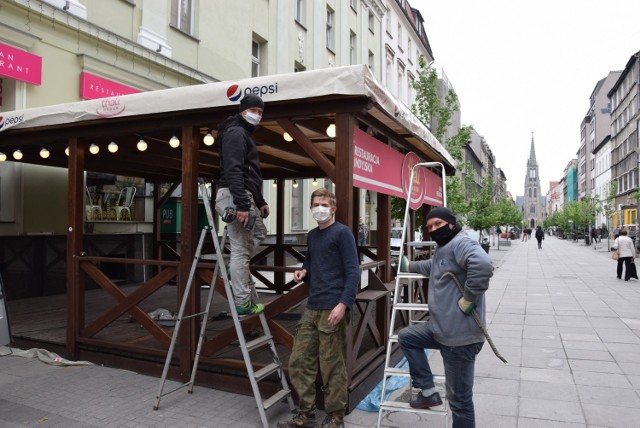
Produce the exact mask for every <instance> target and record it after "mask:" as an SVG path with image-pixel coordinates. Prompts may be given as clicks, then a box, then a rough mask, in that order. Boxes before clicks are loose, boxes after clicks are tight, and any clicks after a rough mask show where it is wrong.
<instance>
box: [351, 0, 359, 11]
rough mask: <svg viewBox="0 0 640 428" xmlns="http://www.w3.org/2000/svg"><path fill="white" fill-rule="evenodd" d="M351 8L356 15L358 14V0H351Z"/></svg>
mask: <svg viewBox="0 0 640 428" xmlns="http://www.w3.org/2000/svg"><path fill="white" fill-rule="evenodd" d="M349 6H351V9H353V11H354V12H355V13H358V0H349Z"/></svg>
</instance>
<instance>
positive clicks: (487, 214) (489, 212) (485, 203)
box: [467, 176, 498, 230]
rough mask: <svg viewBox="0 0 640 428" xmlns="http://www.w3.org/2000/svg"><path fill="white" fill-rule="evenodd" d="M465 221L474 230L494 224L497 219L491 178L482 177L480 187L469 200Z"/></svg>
mask: <svg viewBox="0 0 640 428" xmlns="http://www.w3.org/2000/svg"><path fill="white" fill-rule="evenodd" d="M468 204H469V210H468V211H467V223H468V225H469V227H470V228H472V229H474V230H484V229H489V228H490V227H492V226H495V224H496V220H497V219H498V213H497V209H496V205H495V204H494V203H493V179H492V178H491V177H489V176H487V177H484V178H483V179H482V189H480V192H477V194H476V196H475V197H474V198H472V199H470V200H469V203H468Z"/></svg>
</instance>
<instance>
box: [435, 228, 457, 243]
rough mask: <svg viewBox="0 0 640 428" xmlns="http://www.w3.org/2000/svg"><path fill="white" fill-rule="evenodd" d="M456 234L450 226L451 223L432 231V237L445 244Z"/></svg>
mask: <svg viewBox="0 0 640 428" xmlns="http://www.w3.org/2000/svg"><path fill="white" fill-rule="evenodd" d="M454 236H455V233H454V231H453V230H452V229H451V228H450V227H449V223H447V224H445V225H444V226H442V227H440V228H438V229H436V230H432V231H431V239H433V240H434V241H436V244H438V245H444V244H446V243H447V242H449V241H450V240H451V238H453V237H454Z"/></svg>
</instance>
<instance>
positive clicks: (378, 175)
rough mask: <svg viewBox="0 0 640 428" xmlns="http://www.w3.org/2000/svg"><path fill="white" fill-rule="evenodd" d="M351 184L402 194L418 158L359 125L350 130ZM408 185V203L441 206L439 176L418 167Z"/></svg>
mask: <svg viewBox="0 0 640 428" xmlns="http://www.w3.org/2000/svg"><path fill="white" fill-rule="evenodd" d="M353 141H354V149H353V150H354V153H353V185H354V186H356V187H359V188H361V189H367V190H373V191H374V192H380V193H384V194H385V195H391V196H398V197H401V198H404V197H405V195H406V192H407V191H408V190H409V189H408V188H409V179H410V173H411V168H412V167H413V165H415V164H416V163H418V162H420V161H421V160H420V158H419V157H418V156H417V155H416V154H415V153H412V152H410V153H407V155H406V156H405V155H403V154H402V153H398V152H396V151H395V150H394V149H392V148H390V147H389V146H387V145H385V144H383V143H382V142H381V141H378V140H376V139H375V138H373V137H372V136H370V135H369V134H367V133H366V132H363V131H361V130H360V129H359V128H354V130H353ZM417 171H418V176H417V179H416V180H414V183H413V186H412V189H411V202H410V206H411V207H412V208H413V209H415V208H418V207H420V206H421V205H422V204H423V203H427V204H429V205H432V206H442V178H441V177H440V176H439V175H438V174H435V173H433V172H431V171H428V170H427V169H425V168H419V169H418V170H417Z"/></svg>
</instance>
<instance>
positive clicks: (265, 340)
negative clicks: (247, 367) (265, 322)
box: [247, 335, 272, 351]
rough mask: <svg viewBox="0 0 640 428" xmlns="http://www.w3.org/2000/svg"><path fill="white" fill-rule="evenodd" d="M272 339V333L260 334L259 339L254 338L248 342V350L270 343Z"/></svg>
mask: <svg viewBox="0 0 640 428" xmlns="http://www.w3.org/2000/svg"><path fill="white" fill-rule="evenodd" d="M271 339H272V336H270V335H265V336H260V337H258V338H257V339H253V340H251V341H249V342H247V350H248V351H253V350H254V349H256V348H259V347H261V346H262V345H264V344H265V343H269V341H270V340H271Z"/></svg>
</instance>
